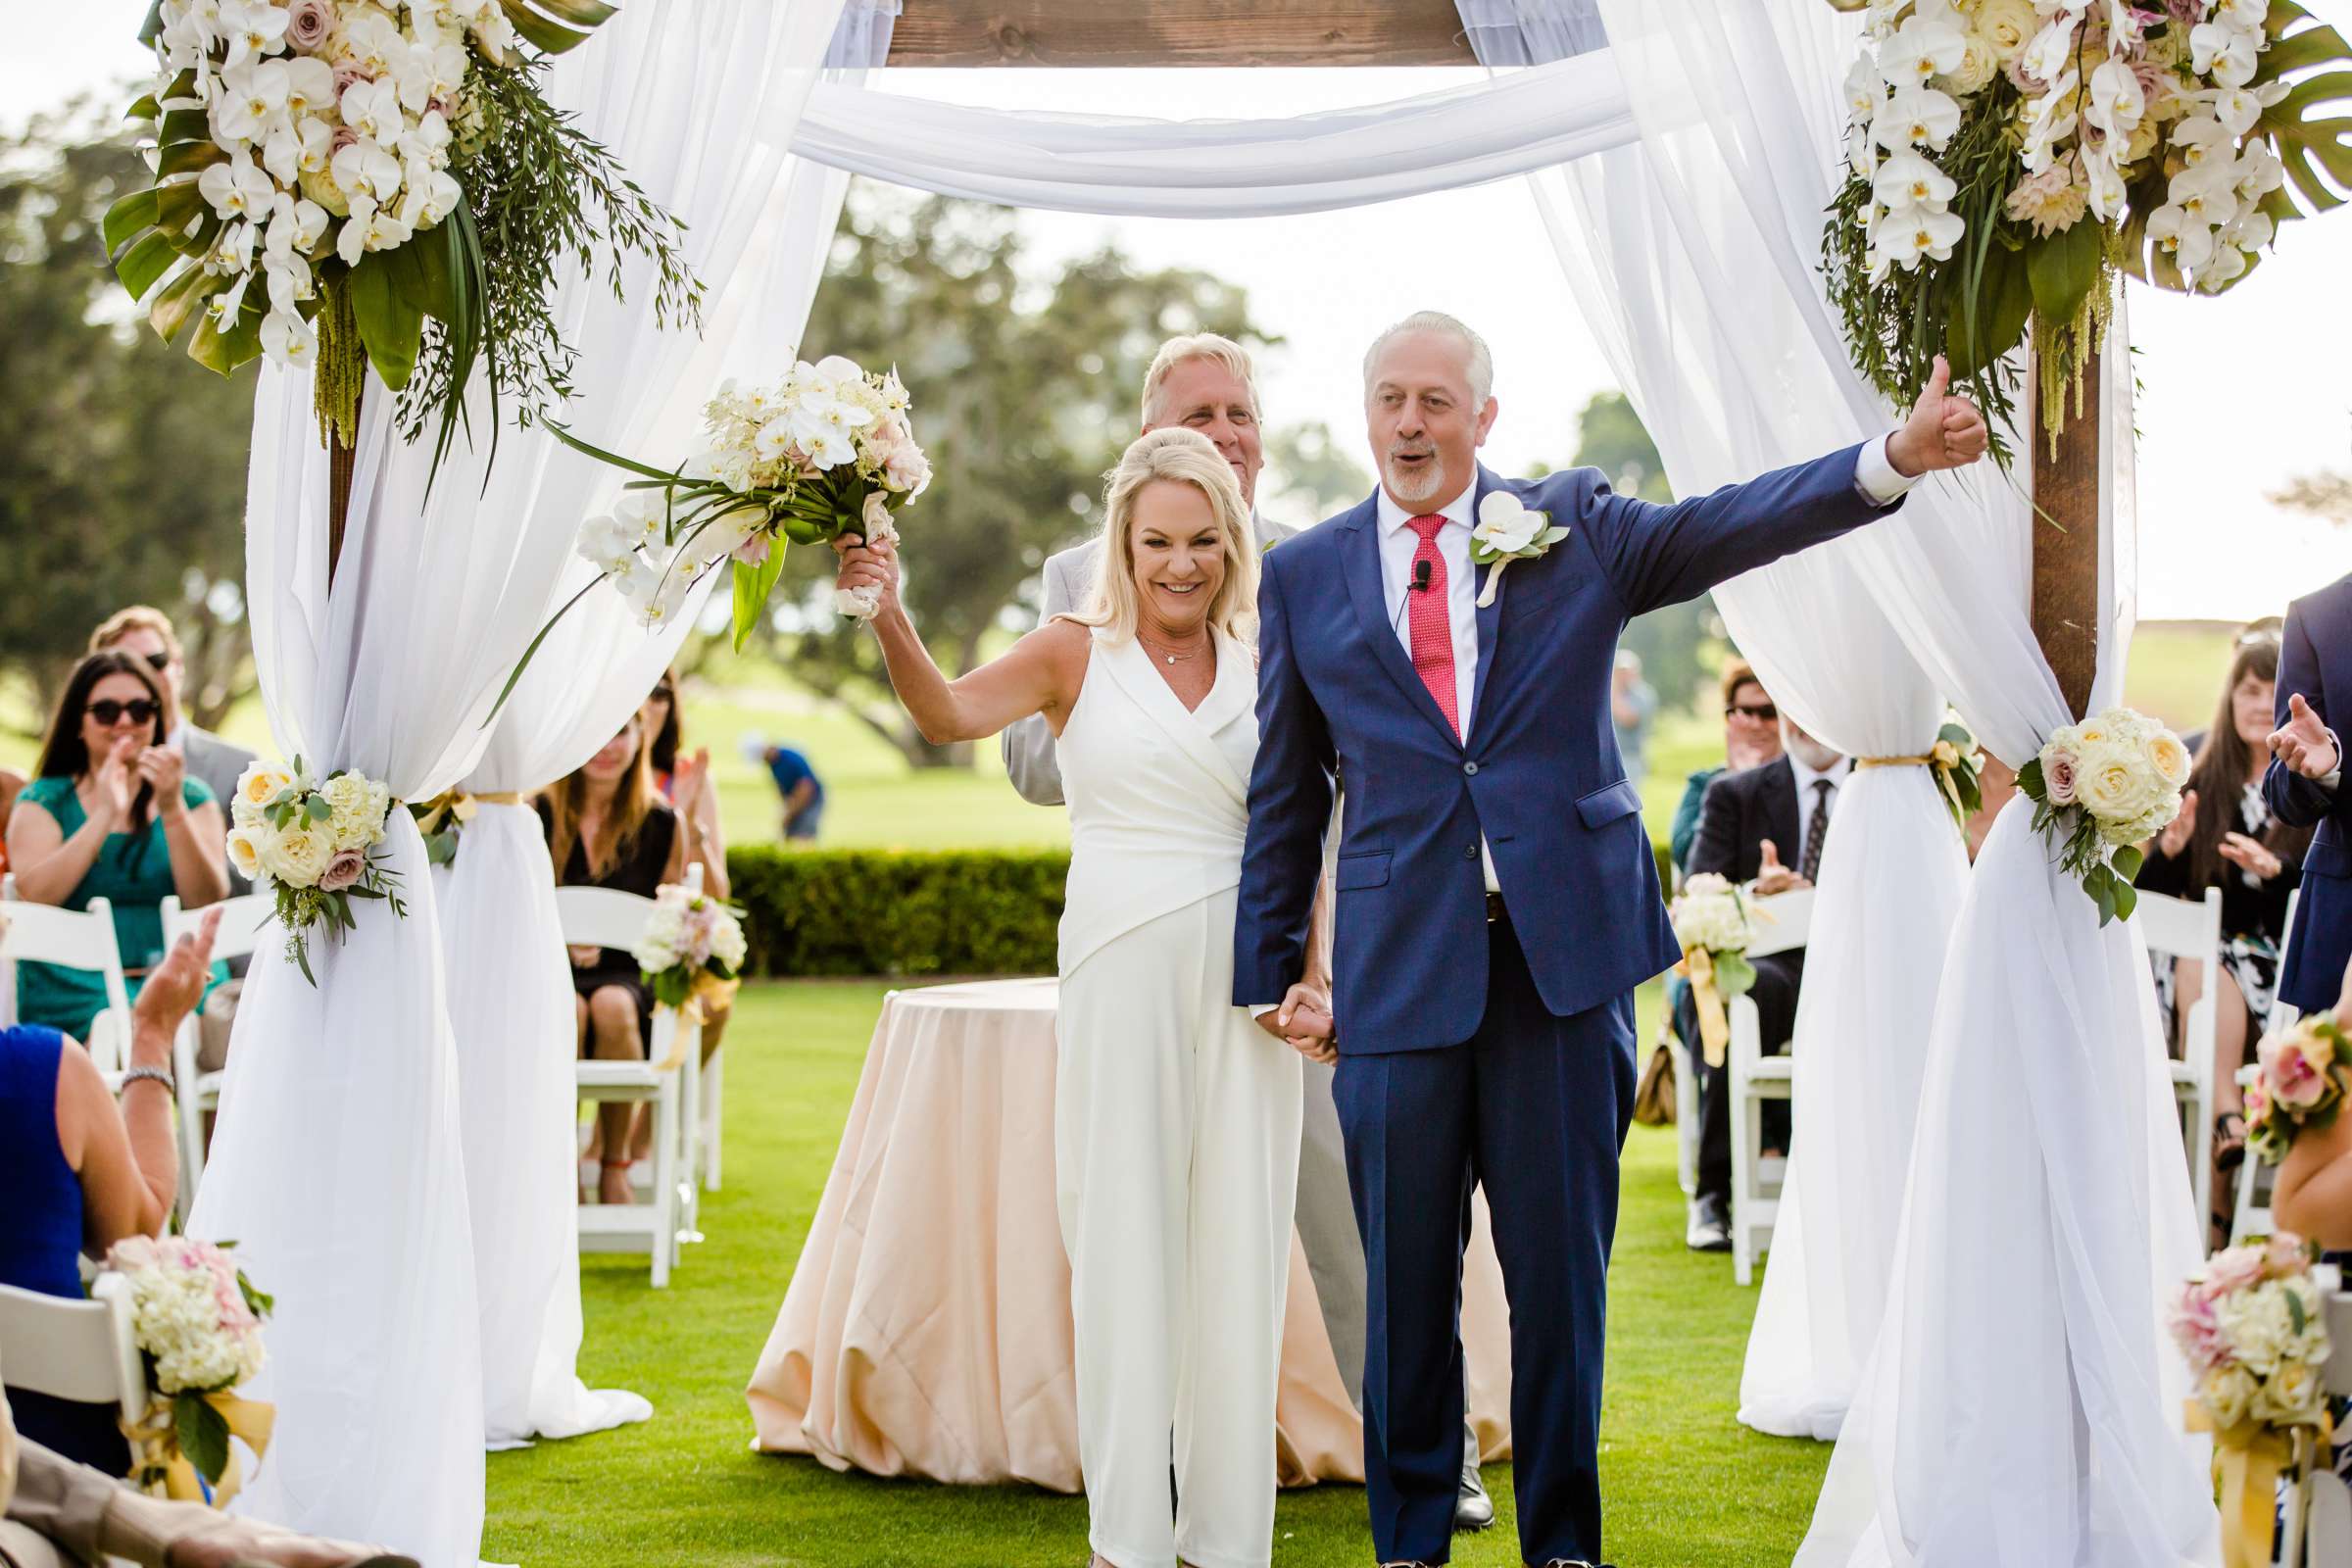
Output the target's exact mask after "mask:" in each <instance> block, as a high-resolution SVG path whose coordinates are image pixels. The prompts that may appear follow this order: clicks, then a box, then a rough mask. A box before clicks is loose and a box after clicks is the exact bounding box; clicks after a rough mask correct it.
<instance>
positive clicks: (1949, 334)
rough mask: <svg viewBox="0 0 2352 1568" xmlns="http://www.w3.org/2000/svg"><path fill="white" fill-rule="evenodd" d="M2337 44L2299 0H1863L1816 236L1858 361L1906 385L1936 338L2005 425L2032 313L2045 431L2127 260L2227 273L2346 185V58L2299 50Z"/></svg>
mask: <svg viewBox="0 0 2352 1568" xmlns="http://www.w3.org/2000/svg"><path fill="white" fill-rule="evenodd" d="M1833 3H1834V4H1838V5H1839V9H1842V10H1860V9H1863V7H1862V5H1861V4H1859V3H1855V4H1846V3H1841V0H1833ZM2345 65H2352V48H2348V47H2347V46H2346V44H2345V41H2344V38H2343V36H2342V34H2340V33H2339V32H2337V31H2336V30H2335V29H2334V28H2333V27H2330V26H2327V25H2321V24H2320V23H2318V22H2316V21H2315V20H2314V19H2313V18H2312V17H2311V15H2310V13H2309V12H2308V11H2306V10H2305V9H2304V8H2303V7H2302V6H2301V5H2298V4H2295V3H2294V0H1870V3H1869V5H1868V20H1867V23H1866V25H1865V35H1864V43H1863V48H1862V52H1861V54H1860V56H1859V58H1857V59H1856V61H1855V62H1854V65H1853V68H1852V71H1851V72H1850V73H1849V74H1848V76H1847V78H1846V94H1847V103H1848V107H1849V109H1850V111H1851V116H1852V118H1851V121H1850V123H1849V124H1850V128H1849V132H1848V139H1847V145H1846V155H1845V178H1844V182H1843V184H1842V185H1841V186H1840V188H1839V189H1838V193H1837V196H1836V198H1835V199H1834V201H1833V203H1832V205H1831V209H1830V213H1829V218H1828V222H1827V225H1826V228H1825V230H1824V234H1823V245H1822V249H1823V264H1824V270H1825V273H1826V277H1827V281H1828V284H1829V293H1830V299H1831V301H1832V303H1833V305H1834V306H1835V307H1836V308H1837V309H1838V313H1839V315H1840V316H1841V317H1842V318H1843V321H1844V326H1845V332H1846V338H1847V341H1848V345H1849V348H1850V350H1851V352H1852V354H1853V357H1854V364H1855V367H1856V368H1858V369H1860V370H1861V371H1862V373H1863V374H1864V375H1865V376H1866V377H1868V378H1869V379H1870V381H1871V382H1872V384H1873V385H1874V386H1876V387H1877V388H1878V390H1879V391H1880V393H1881V394H1882V395H1883V396H1885V397H1887V399H1889V400H1890V401H1892V402H1894V403H1896V404H1898V405H1902V406H1906V407H1907V406H1908V405H1909V404H1910V403H1911V402H1912V400H1914V399H1915V398H1916V397H1917V396H1918V395H1919V390H1920V388H1921V387H1922V386H1923V385H1925V384H1926V382H1927V379H1928V376H1929V373H1930V369H1931V367H1932V366H1933V365H1934V362H1935V359H1936V355H1938V354H1942V355H1946V356H1948V358H1949V359H1950V361H1951V368H1952V374H1953V376H1954V378H1955V379H1956V380H1959V381H1961V382H1964V383H1965V384H1966V390H1967V392H1968V394H1969V396H1971V397H1972V398H1974V399H1975V400H1976V401H1977V403H1978V404H1979V406H1980V407H1982V408H1984V409H1985V412H1986V413H1987V414H1988V415H1997V416H1999V417H1997V418H1995V419H1994V420H1993V421H1992V422H1993V427H1994V429H1995V430H1996V431H1997V430H1998V429H1999V428H2000V426H2001V425H2002V424H2003V423H2004V422H2008V423H2012V424H2014V423H2015V405H2014V402H2013V399H2012V396H2011V392H2010V386H2011V383H2012V382H2013V380H2014V371H2013V370H2010V369H2006V368H2003V365H2002V361H2003V357H2004V356H2006V355H2007V354H2008V353H2009V352H2010V351H2011V350H2012V349H2014V348H2015V347H2016V346H2017V344H2018V343H2019V341H2020V340H2021V339H2022V338H2023V337H2024V336H2025V334H2026V330H2027V325H2028V322H2029V319H2030V320H2031V322H2032V324H2033V341H2034V360H2035V365H2036V370H2037V375H2038V387H2037V390H2038V393H2039V401H2040V405H2041V411H2042V419H2043V424H2044V426H2045V428H2046V429H2047V430H2048V431H2049V432H2050V433H2051V434H2052V435H2053V436H2055V433H2056V432H2057V431H2058V430H2059V429H2060V428H2061V427H2062V424H2063V421H2064V420H2065V418H2066V417H2067V416H2066V412H2065V409H2066V402H2067V399H2066V397H2065V395H2064V394H2065V393H2066V392H2067V390H2068V389H2069V388H2072V389H2073V392H2074V395H2075V401H2076V403H2077V405H2078V406H2077V409H2076V412H2077V413H2080V412H2081V409H2080V403H2081V398H2082V369H2083V367H2084V366H2085V365H2087V364H2088V363H2089V361H2090V359H2091V358H2092V357H2093V356H2095V355H2096V354H2097V353H2098V351H2099V347H2100V344H2101V342H2102V340H2103V337H2104V334H2105V329H2106V324H2107V319H2108V312H2109V309H2110V304H2111V301H2112V299H2113V296H2114V290H2113V278H2114V274H2115V273H2116V272H2117V271H2119V270H2120V271H2123V272H2126V273H2128V274H2130V275H2131V276H2133V277H2136V278H2139V279H2141V280H2142V281H2146V282H2153V283H2155V284H2157V285H2159V286H2160V287H2164V288H2170V289H2176V290H2181V291H2194V292H2199V293H2206V294H2214V293H2219V292H2221V291H2222V290H2224V289H2227V288H2229V287H2230V286H2232V285H2233V284H2235V283H2236V282H2238V281H2239V280H2240V279H2241V278H2243V277H2244V276H2245V275H2246V274H2247V273H2248V272H2250V271H2251V270H2253V269H2254V267H2255V266H2256V265H2257V263H2258V262H2259V260H2260V253H2261V252H2262V251H2263V250H2264V249H2266V248H2267V247H2269V246H2270V245H2271V243H2272V241H2273V239H2274V238H2275V236H2276V233H2277V229H2278V224H2280V223H2283V222H2286V221H2291V220H2294V219H2297V218H2300V217H2303V216H2304V213H2305V209H2308V210H2309V211H2310V212H2315V213H2316V212H2321V211H2325V210H2327V208H2330V207H2335V206H2338V205H2341V198H2339V197H2338V196H2336V195H2335V194H2334V193H2333V192H2332V191H2330V190H2329V189H2328V187H2327V183H2326V181H2324V180H2323V178H2322V177H2321V176H2322V173H2323V172H2325V173H2326V174H2327V176H2329V177H2331V178H2332V179H2333V180H2334V181H2336V182H2337V183H2339V184H2341V183H2352V121H2347V120H2344V119H2326V118H2322V117H2321V114H2320V111H2321V109H2322V106H2323V105H2325V104H2327V103H2329V102H2331V101H2335V100H2340V99H2344V98H2346V97H2352V81H2348V80H2347V79H2346V78H2345V77H2344V76H2342V75H2340V74H2335V73H2320V74H2308V73H2311V72H2312V71H2313V69H2314V68H2334V67H2341V66H2345ZM2290 186H2291V187H2292V189H2293V191H2294V192H2296V193H2299V194H2300V195H2301V197H2302V206H2301V207H2298V205H2297V203H2296V201H2295V199H2294V196H2293V195H2291V194H2290V193H2289V187H2290ZM1994 451H1995V455H1996V456H1997V457H2000V458H2002V459H2003V461H2007V459H2008V456H2009V454H2008V452H2007V450H2006V448H2005V447H2004V446H2003V445H2002V444H2001V443H2000V442H1999V438H1998V436H1997V435H1996V437H1995V448H1994Z"/></svg>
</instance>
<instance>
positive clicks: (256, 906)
mask: <svg viewBox="0 0 2352 1568" xmlns="http://www.w3.org/2000/svg"><path fill="white" fill-rule="evenodd" d="M210 909H219V910H220V911H221V929H220V930H219V931H218V932H216V933H214V936H213V956H214V958H216V959H220V958H248V957H251V956H253V951H254V949H256V948H258V947H260V946H261V945H262V941H263V939H264V937H265V936H266V935H267V933H268V928H269V926H270V924H271V923H272V922H273V921H275V920H276V918H277V901H276V900H275V899H272V898H271V897H270V895H269V894H267V893H248V894H246V895H245V896H244V897H243V898H237V899H222V900H221V902H220V903H219V904H208V905H206V906H205V907H204V908H202V909H183V908H181V907H179V900H178V898H177V897H176V896H174V897H172V898H168V899H166V900H164V951H165V952H166V953H169V952H171V951H172V944H173V943H175V942H177V941H178V940H179V939H180V938H181V937H183V936H185V935H187V934H188V933H189V932H192V931H194V930H195V929H196V928H197V927H198V926H200V925H202V924H203V923H204V916H205V913H206V911H207V910H210Z"/></svg>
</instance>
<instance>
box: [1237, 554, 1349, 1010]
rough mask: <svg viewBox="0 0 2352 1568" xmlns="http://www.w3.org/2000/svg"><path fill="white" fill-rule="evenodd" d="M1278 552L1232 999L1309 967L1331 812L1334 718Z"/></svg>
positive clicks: (1262, 586)
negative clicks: (1308, 660) (1319, 691)
mask: <svg viewBox="0 0 2352 1568" xmlns="http://www.w3.org/2000/svg"><path fill="white" fill-rule="evenodd" d="M1281 554H1282V552H1280V551H1276V552H1274V553H1273V554H1271V555H1269V556H1267V557H1266V562H1265V575H1264V577H1263V579H1262V580H1261V581H1260V583H1259V585H1258V599H1257V617H1258V619H1257V762H1256V765H1255V766H1253V767H1252V768H1251V769H1250V833H1249V837H1248V839H1247V840H1246V842H1245V845H1244V848H1243V851H1242V888H1241V898H1240V909H1239V913H1238V915H1237V917H1236V918H1235V920H1234V926H1233V1001H1234V1005H1236V1006H1242V1007H1250V1006H1262V1005H1268V1004H1272V1003H1278V1002H1280V1001H1282V999H1283V995H1284V993H1286V992H1287V991H1289V990H1290V988H1291V986H1292V984H1293V983H1294V982H1296V981H1297V980H1298V979H1299V977H1300V976H1301V975H1302V974H1304V973H1305V972H1306V932H1307V916H1308V914H1309V912H1310V910H1311V909H1312V907H1313V905H1314V899H1315V884H1316V882H1317V881H1318V879H1319V878H1320V876H1321V873H1322V870H1323V831H1324V828H1325V827H1326V825H1327V824H1328V823H1329V822H1330V820H1331V793H1332V792H1331V767H1332V761H1333V750H1332V744H1331V730H1330V726H1329V725H1328V724H1327V723H1326V722H1325V720H1324V717H1323V710H1322V708H1321V707H1320V706H1319V705H1318V704H1317V703H1316V702H1315V699H1314V695H1313V693H1311V692H1309V691H1308V690H1307V689H1306V682H1305V680H1304V678H1303V677H1301V675H1300V674H1299V661H1298V657H1297V650H1296V648H1295V647H1294V646H1293V644H1292V641H1291V614H1290V608H1289V605H1288V604H1287V603H1286V601H1285V600H1284V598H1283V593H1282V576H1281V572H1280V567H1279V562H1278V559H1277V558H1279V557H1280V556H1281Z"/></svg>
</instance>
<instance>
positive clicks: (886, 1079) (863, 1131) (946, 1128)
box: [748, 979, 1510, 1493]
mask: <svg viewBox="0 0 2352 1568" xmlns="http://www.w3.org/2000/svg"><path fill="white" fill-rule="evenodd" d="M1057 991H1058V987H1057V984H1056V982H1054V980H1051V979H1044V980H994V981H981V982H974V983H970V984H963V985H950V986H934V987H930V988H927V989H924V990H920V991H900V992H893V993H891V995H890V996H889V998H888V999H886V1000H885V1002H884V1003H883V1006H882V1016H881V1018H880V1020H879V1021H878V1022H877V1023H876V1024H875V1026H874V1038H873V1043H872V1044H871V1046H870V1047H869V1048H868V1049H867V1052H866V1057H865V1069H864V1073H863V1075H862V1076H861V1077H860V1079H859V1081H858V1094H857V1098H856V1100H855V1101H854V1102H853V1103H852V1104H851V1107H850V1117H849V1125H848V1126H847V1127H846V1128H845V1129H844V1130H843V1132H842V1137H841V1148H840V1151H839V1152H837V1153H836V1154H835V1156H834V1159H833V1170H832V1174H831V1175H830V1176H829V1177H827V1179H826V1182H825V1191H824V1197H823V1198H822V1200H821V1201H819V1202H818V1205H817V1211H816V1218H815V1220H814V1222H813V1223H812V1224H811V1225H810V1227H809V1239H808V1242H807V1244H806V1245H805V1246H804V1247H803V1249H802V1250H801V1260H800V1264H799V1266H798V1267H797V1268H795V1269H794V1270H793V1275H792V1283H791V1285H790V1287H789V1288H788V1289H787V1290H786V1292H785V1296H784V1305H783V1309H782V1310H781V1311H780V1312H779V1313H778V1314H777V1317H776V1324H775V1328H774V1329H773V1331H772V1332H770V1334H769V1336H768V1340H767V1347H766V1349H765V1350H764V1351H762V1352H761V1354H760V1365H759V1370H758V1371H756V1372H755V1373H754V1374H753V1376H752V1382H751V1387H750V1389H749V1390H748V1395H749V1398H750V1401H751V1406H752V1420H753V1426H754V1429H755V1436H754V1438H753V1445H752V1446H754V1447H755V1448H757V1449H760V1450H763V1451H767V1452H775V1453H805V1454H812V1455H814V1456H815V1457H816V1458H817V1459H819V1460H821V1461H822V1462H823V1463H825V1464H827V1465H829V1466H831V1467H832V1468H834V1469H836V1470H848V1469H852V1468H855V1469H858V1470H863V1471H867V1472H869V1473H871V1474H874V1475H883V1476H922V1477H927V1478H929V1479H931V1480H935V1481H947V1482H957V1483H964V1484H974V1485H977V1484H988V1483H998V1482H1005V1481H1026V1482H1030V1483H1032V1484H1034V1485H1037V1486H1040V1487H1046V1488H1050V1489H1052V1490H1054V1491H1056V1492H1072V1493H1074V1492H1077V1491H1080V1490H1081V1483H1080V1479H1079V1474H1078V1413H1077V1400H1076V1397H1075V1394H1074V1391H1073V1385H1072V1380H1071V1351H1070V1305H1069V1301H1070V1271H1069V1263H1068V1260H1067V1259H1066V1258H1065V1257H1064V1256H1063V1255H1062V1250H1061V1230H1060V1225H1059V1221H1058V1220H1057V1219H1056V1217H1055V1214H1054V1004H1055V1000H1056V996H1057ZM1462 1274H1463V1285H1462V1297H1463V1299H1462V1336H1463V1343H1464V1346H1465V1348H1466V1349H1467V1351H1468V1354H1469V1360H1470V1403H1471V1413H1472V1421H1473V1424H1474V1426H1475V1427H1476V1429H1477V1432H1478V1437H1479V1445H1480V1447H1481V1450H1482V1452H1483V1454H1484V1457H1486V1458H1487V1459H1489V1460H1495V1459H1501V1458H1506V1457H1508V1455H1509V1452H1510V1429H1509V1411H1510V1319H1509V1313H1508V1310H1507V1308H1506V1307H1505V1305H1504V1302H1503V1292H1502V1273H1501V1269H1500V1267H1499V1265H1498V1264H1497V1263H1496V1262H1495V1247H1494V1243H1493V1241H1492V1239H1491V1237H1490V1235H1489V1232H1488V1225H1487V1213H1486V1202H1485V1200H1484V1199H1483V1198H1481V1199H1479V1200H1478V1201H1477V1203H1476V1213H1475V1219H1474V1228H1473V1233H1472V1238H1471V1244H1470V1250H1469V1252H1468V1254H1467V1255H1466V1256H1465V1258H1464V1260H1463V1266H1462ZM1275 1423H1276V1426H1277V1428H1278V1433H1279V1437H1278V1441H1277V1444H1276V1449H1275V1458H1276V1464H1277V1467H1278V1470H1279V1475H1280V1479H1281V1481H1282V1484H1283V1485H1285V1486H1303V1485H1310V1484H1312V1483H1314V1482H1317V1481H1353V1482H1361V1481H1362V1480H1363V1474H1364V1469H1363V1426H1362V1423H1361V1421H1360V1420H1359V1418H1358V1417H1357V1415H1356V1412H1355V1408H1354V1406H1353V1405H1352V1404H1351V1403H1350V1402H1349V1401H1348V1393H1347V1388H1346V1385H1345V1384H1343V1383H1342V1381H1341V1379H1340V1371H1339V1367H1338V1365H1337V1363H1336V1362H1335V1361H1334V1360H1333V1358H1332V1351H1331V1341H1330V1339H1329V1337H1328V1336H1327V1335H1326V1334H1325V1333H1324V1330H1323V1317H1322V1311H1321V1308H1320V1306H1319V1305H1318V1303H1317V1301H1316V1299H1315V1287H1314V1281H1313V1279H1312V1278H1311V1277H1310V1275H1309V1274H1308V1272H1307V1267H1306V1258H1305V1254H1304V1253H1303V1252H1302V1251H1301V1250H1299V1246H1298V1243H1297V1241H1296V1240H1295V1239H1294V1241H1293V1243H1292V1248H1291V1282H1290V1294H1289V1303H1288V1313H1287V1317H1286V1321H1285V1323H1284V1327H1283V1348H1282V1387H1281V1392H1280V1395H1279V1397H1278V1398H1277V1401H1276V1406H1275Z"/></svg>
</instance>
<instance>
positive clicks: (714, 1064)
mask: <svg viewBox="0 0 2352 1568" xmlns="http://www.w3.org/2000/svg"><path fill="white" fill-rule="evenodd" d="M702 1074H703V1095H702V1100H703V1103H702V1129H703V1190H704V1191H705V1192H709V1193H715V1192H717V1191H718V1173H719V1158H718V1156H719V1137H720V1132H721V1129H722V1126H723V1124H724V1109H725V1106H724V1102H725V1100H726V1083H727V1048H726V1047H725V1046H723V1045H722V1046H720V1047H719V1048H718V1049H717V1050H716V1051H713V1052H712V1053H711V1059H710V1060H709V1061H706V1062H704V1063H703V1064H702Z"/></svg>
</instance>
